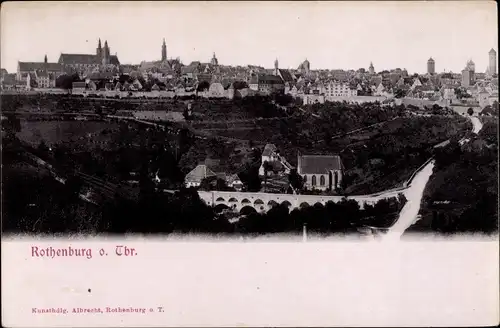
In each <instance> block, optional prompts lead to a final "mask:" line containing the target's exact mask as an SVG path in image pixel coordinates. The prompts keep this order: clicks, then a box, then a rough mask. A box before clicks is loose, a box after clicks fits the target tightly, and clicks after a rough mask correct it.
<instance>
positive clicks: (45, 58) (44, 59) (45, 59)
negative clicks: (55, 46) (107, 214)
mask: <svg viewBox="0 0 500 328" xmlns="http://www.w3.org/2000/svg"><path fill="white" fill-rule="evenodd" d="M43 62H44V63H45V64H47V55H45V57H44V58H43Z"/></svg>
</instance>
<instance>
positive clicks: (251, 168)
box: [238, 163, 262, 192]
mask: <svg viewBox="0 0 500 328" xmlns="http://www.w3.org/2000/svg"><path fill="white" fill-rule="evenodd" d="M238 177H239V178H240V180H241V182H242V183H243V186H244V187H245V190H246V191H249V192H259V191H260V188H261V186H262V182H261V180H260V177H259V167H258V166H255V165H251V164H250V163H247V164H245V167H244V170H243V171H242V172H240V173H239V174H238Z"/></svg>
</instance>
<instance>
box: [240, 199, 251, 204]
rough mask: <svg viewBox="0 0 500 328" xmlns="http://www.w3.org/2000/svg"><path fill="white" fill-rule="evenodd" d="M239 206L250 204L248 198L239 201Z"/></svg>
mask: <svg viewBox="0 0 500 328" xmlns="http://www.w3.org/2000/svg"><path fill="white" fill-rule="evenodd" d="M241 204H242V205H244V204H252V202H251V201H249V200H248V198H244V199H243V200H242V201H241Z"/></svg>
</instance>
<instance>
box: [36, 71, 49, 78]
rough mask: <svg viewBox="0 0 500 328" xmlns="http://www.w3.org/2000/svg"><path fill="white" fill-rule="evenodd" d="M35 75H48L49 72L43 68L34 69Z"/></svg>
mask: <svg viewBox="0 0 500 328" xmlns="http://www.w3.org/2000/svg"><path fill="white" fill-rule="evenodd" d="M35 75H36V77H49V73H48V72H47V71H45V70H36V71H35Z"/></svg>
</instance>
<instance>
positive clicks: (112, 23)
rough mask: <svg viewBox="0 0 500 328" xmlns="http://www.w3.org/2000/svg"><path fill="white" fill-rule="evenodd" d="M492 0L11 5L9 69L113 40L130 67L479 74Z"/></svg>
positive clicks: (6, 44)
mask: <svg viewBox="0 0 500 328" xmlns="http://www.w3.org/2000/svg"><path fill="white" fill-rule="evenodd" d="M497 26H498V23H497V9H496V2H494V1H446V2H444V1H443V2H440V1H431V2H417V1H415V2H413V1H405V2H382V1H377V2H368V1H366V2H365V1H359V2H353V1H351V2H334V1H330V2H313V1H308V2H285V1H279V2H278V1H277V2H272V1H269V2H252V1H247V2H244V1H238V2H215V1H213V2H212V1H210V2H208V1H206V2H180V1H175V2H143V1H141V2H139V1H137V2H133V1H130V2H87V3H85V2H72V3H67V2H43V1H33V2H22V1H21V2H3V3H2V6H1V16H0V28H1V48H0V49H1V67H2V68H6V69H7V70H8V71H9V72H15V70H16V69H17V62H18V61H43V58H44V55H45V54H46V55H47V57H48V60H49V62H56V61H57V60H58V58H59V55H60V54H61V53H89V54H95V49H96V47H97V41H98V39H99V38H101V39H102V42H103V45H104V40H107V41H108V44H109V46H110V50H111V53H112V54H115V53H117V54H118V58H119V60H120V62H121V63H122V64H139V63H140V62H141V61H142V60H159V59H161V44H162V40H163V38H165V40H166V42H167V49H168V50H167V52H168V54H167V56H168V57H172V58H176V57H180V59H181V60H182V62H183V63H184V64H189V63H190V62H191V61H194V60H198V61H201V62H208V61H210V59H211V57H212V54H213V53H214V52H215V53H216V56H217V58H218V60H219V64H223V65H249V64H251V65H260V66H264V67H266V68H271V67H273V66H274V60H275V59H276V58H277V59H278V61H279V67H280V68H297V66H298V65H299V64H300V63H301V62H302V61H304V60H305V59H308V60H309V62H310V65H311V69H358V68H361V67H363V68H365V69H367V68H368V66H369V64H370V62H373V65H374V66H375V70H376V71H381V70H384V69H391V68H406V69H407V70H408V71H409V72H410V73H414V72H417V73H423V72H425V71H426V63H427V60H428V59H429V57H432V58H433V59H434V60H435V62H436V71H437V72H443V71H454V72H460V71H461V70H462V69H463V68H464V67H465V64H466V61H467V60H469V59H472V60H473V61H474V62H475V64H476V71H477V72H484V71H485V70H486V68H487V65H488V52H489V50H490V49H492V48H493V49H495V50H496V51H498V35H497V33H498V30H497Z"/></svg>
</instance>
